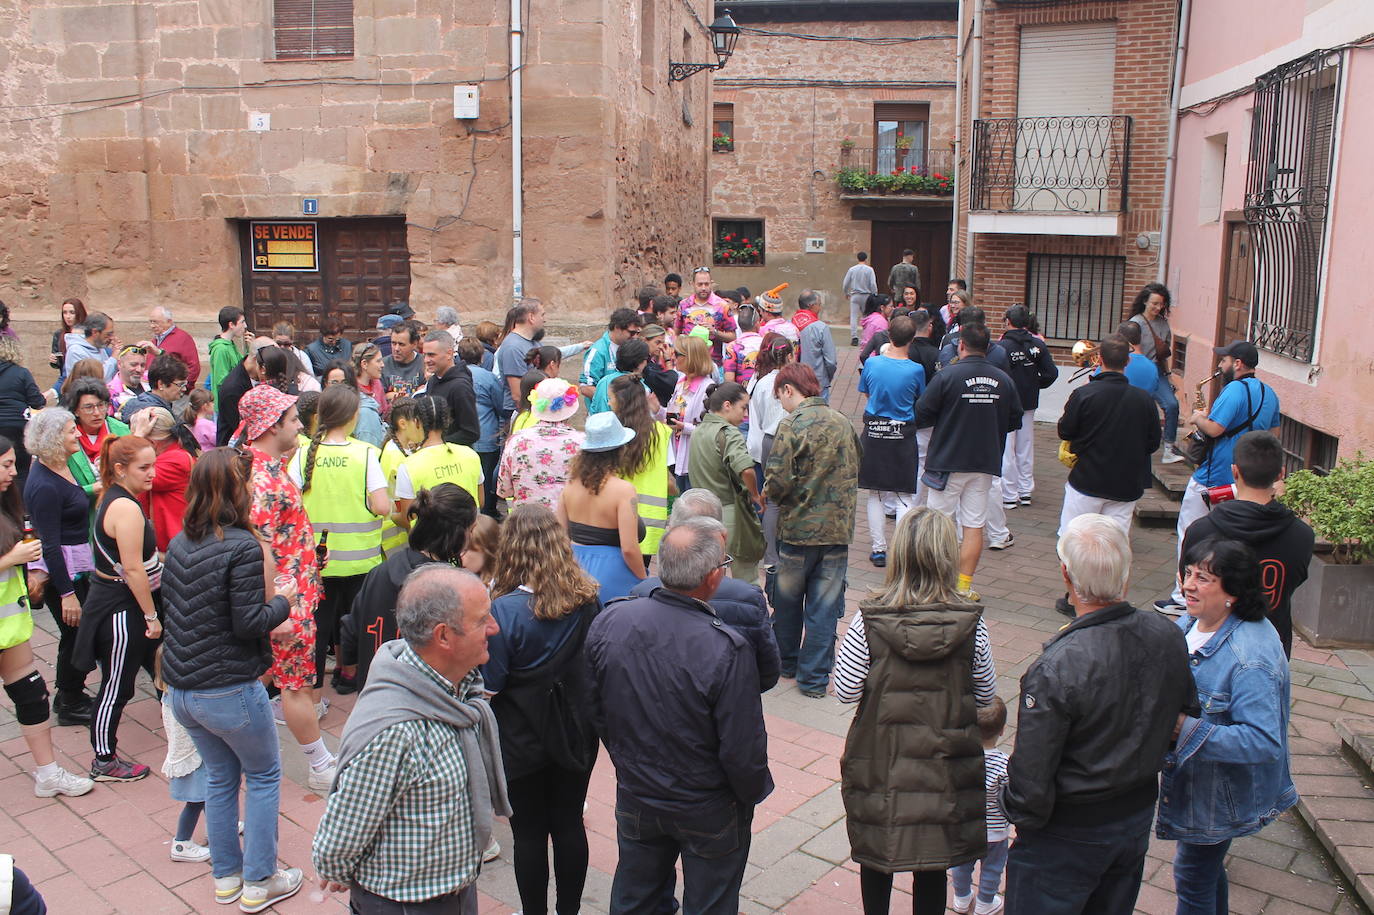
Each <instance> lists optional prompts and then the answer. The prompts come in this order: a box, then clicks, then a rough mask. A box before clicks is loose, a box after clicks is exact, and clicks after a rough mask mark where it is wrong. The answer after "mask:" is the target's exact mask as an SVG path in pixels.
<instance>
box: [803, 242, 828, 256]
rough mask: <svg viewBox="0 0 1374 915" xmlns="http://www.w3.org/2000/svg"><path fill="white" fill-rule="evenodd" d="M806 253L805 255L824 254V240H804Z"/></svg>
mask: <svg viewBox="0 0 1374 915" xmlns="http://www.w3.org/2000/svg"><path fill="white" fill-rule="evenodd" d="M806 253H807V254H824V253H825V239H824V238H808V239H807V240H806Z"/></svg>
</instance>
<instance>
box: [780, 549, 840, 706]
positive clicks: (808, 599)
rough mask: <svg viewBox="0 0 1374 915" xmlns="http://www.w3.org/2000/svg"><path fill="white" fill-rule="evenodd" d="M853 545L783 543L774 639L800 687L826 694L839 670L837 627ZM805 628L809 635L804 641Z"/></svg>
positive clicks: (783, 664)
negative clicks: (833, 671) (832, 674)
mask: <svg viewBox="0 0 1374 915" xmlns="http://www.w3.org/2000/svg"><path fill="white" fill-rule="evenodd" d="M848 568H849V547H848V546H847V545H845V544H839V545H835V546H797V545H796V544H792V543H785V542H783V541H779V542H778V571H777V577H776V579H775V580H774V584H773V635H774V637H775V638H776V639H777V640H778V654H779V656H780V657H781V660H782V669H783V671H784V673H790V672H791V671H796V676H797V686H798V687H800V688H801V689H804V690H807V691H809V692H816V691H823V690H824V689H825V688H826V686H827V685H828V684H829V683H830V669H831V668H832V667H834V666H835V623H836V622H838V621H839V619H840V617H842V616H844V589H845V572H846V571H847V570H848ZM803 628H805V636H804V637H803Z"/></svg>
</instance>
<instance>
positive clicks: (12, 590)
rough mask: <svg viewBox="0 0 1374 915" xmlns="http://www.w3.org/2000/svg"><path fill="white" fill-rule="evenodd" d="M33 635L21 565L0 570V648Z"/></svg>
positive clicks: (11, 646) (20, 641)
mask: <svg viewBox="0 0 1374 915" xmlns="http://www.w3.org/2000/svg"><path fill="white" fill-rule="evenodd" d="M32 635H33V614H32V613H30V612H29V587H28V585H26V584H25V583H24V571H23V568H22V567H21V566H11V567H10V568H8V569H5V570H4V571H3V572H0V649H4V648H13V647H14V646H15V645H19V644H22V643H24V642H27V641H28V640H29V637H30V636H32Z"/></svg>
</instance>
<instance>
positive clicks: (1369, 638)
mask: <svg viewBox="0 0 1374 915" xmlns="http://www.w3.org/2000/svg"><path fill="white" fill-rule="evenodd" d="M1280 501H1281V502H1283V504H1284V505H1287V506H1288V507H1289V508H1291V509H1292V510H1293V512H1294V513H1295V514H1297V515H1298V516H1299V517H1300V518H1302V519H1303V520H1304V521H1306V522H1307V523H1308V524H1310V525H1312V530H1313V531H1314V532H1315V533H1316V535H1317V538H1318V540H1319V541H1325V542H1326V543H1328V544H1330V551H1329V552H1326V551H1324V550H1319V551H1318V552H1317V553H1316V554H1314V555H1313V557H1312V562H1311V564H1310V565H1309V566H1308V574H1307V581H1306V583H1304V584H1303V585H1302V587H1300V588H1298V590H1297V591H1296V592H1294V594H1293V626H1294V628H1295V629H1297V630H1298V631H1299V632H1300V633H1302V635H1303V637H1304V638H1306V639H1307V641H1308V642H1310V643H1311V644H1313V645H1316V646H1318V647H1320V648H1336V647H1370V646H1374V461H1368V460H1365V457H1364V455H1363V454H1357V455H1355V457H1354V458H1353V459H1347V460H1344V461H1341V462H1340V463H1339V464H1337V465H1336V466H1335V467H1334V468H1332V470H1331V472H1330V473H1327V474H1325V475H1321V474H1318V473H1315V472H1313V471H1311V470H1300V471H1298V472H1297V473H1295V474H1293V475H1292V476H1290V477H1288V479H1287V480H1286V481H1285V486H1284V493H1283V495H1282V496H1281V497H1280Z"/></svg>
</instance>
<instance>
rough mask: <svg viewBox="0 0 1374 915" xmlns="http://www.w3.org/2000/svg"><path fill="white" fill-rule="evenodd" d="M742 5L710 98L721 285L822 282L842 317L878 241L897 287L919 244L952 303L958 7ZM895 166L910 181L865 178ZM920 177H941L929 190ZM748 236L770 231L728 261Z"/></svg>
mask: <svg viewBox="0 0 1374 915" xmlns="http://www.w3.org/2000/svg"><path fill="white" fill-rule="evenodd" d="M723 5H724V4H718V6H723ZM729 6H730V9H731V12H732V13H733V15H734V17H735V19H736V20H737V21H738V22H739V24H740V27H741V28H742V29H743V33H742V35H741V38H740V43H739V50H738V52H737V53H736V55H735V56H734V57H733V58H732V59H731V60H730V62H729V65H728V66H727V67H726V68H725V69H724V70H722V71H721V72H720V73H719V74H717V76H716V79H715V86H714V95H713V96H712V101H713V103H714V104H713V110H712V122H713V128H714V129H713V131H712V133H713V137H712V145H713V148H714V149H715V152H713V154H712V156H711V172H710V176H711V199H710V216H711V220H712V225H711V227H710V230H709V231H710V232H711V242H712V250H713V261H714V264H715V266H714V268H713V269H714V271H715V274H714V275H715V278H716V280H717V284H718V285H720V286H730V287H733V286H738V285H741V284H742V285H745V286H748V287H749V288H750V290H751V291H754V292H758V291H760V290H763V289H767V288H770V287H772V286H775V285H777V284H778V283H781V282H787V283H790V284H791V285H790V288H789V289H788V290H787V293H786V296H788V301H789V303H790V302H792V301H794V299H795V295H796V293H798V292H800V291H801V290H802V289H805V288H813V289H817V290H818V291H820V292H822V294H823V296H824V298H825V300H826V301H828V302H831V303H834V304H833V306H830V307H829V310H828V315H827V317H828V319H829V320H830V323H831V324H832V326H836V327H840V326H843V325H845V324H847V322H848V305H847V303H845V302H843V301H842V298H843V297H842V296H841V290H840V284H841V281H842V279H843V277H844V273H845V271H846V270H847V269H848V268H849V267H850V266H851V265H852V264H853V263H854V262H855V261H854V255H855V253H856V252H858V251H868V252H870V254H871V257H870V263H871V264H872V265H873V266H874V269H875V270H876V271H877V273H878V274H879V277H878V279H879V285H880V286H885V284H886V280H887V272H888V269H889V268H890V267H891V266H892V264H893V263H895V262H896V261H897V260H899V259H900V255H901V251H902V249H904V248H908V247H909V248H912V249H913V250H914V251H916V253H917V257H916V263H917V265H918V266H919V267H920V269H921V276H922V284H923V285H924V286H925V288H924V289H923V290H922V297H923V299H924V300H926V301H930V300H932V298H933V300H935V301H943V299H942V298H941V297H940V296H942V294H943V292H944V286H945V282H946V277H947V276H948V270H949V254H950V218H951V210H952V200H953V185H952V182H951V183H950V184H949V185H948V186H947V187H945V188H943V189H941V188H939V186H938V185H939V179H938V178H936V177H935V176H937V175H939V176H949V175H950V173H951V169H952V168H953V159H952V144H953V140H954V125H955V118H954V34H955V24H956V23H955V21H954V20H955V19H956V16H957V10H958V4H956V3H954V2H947V3H910V2H888V0H877V2H873V0H865V2H798V3H788V4H778V3H772V2H769V0H744V2H735V3H731V4H729ZM898 174H900V176H902V177H903V180H904V181H910V185H911V186H909V187H906V188H903V187H900V186H899V187H897V188H886V187H882V188H876V187H866V186H865V185H869V184H871V183H872V179H873V177H874V176H875V175H881V176H884V178H885V179H888V178H896V177H897V176H898ZM909 175H915V176H920V177H924V178H926V179H929V180H928V181H927V182H925V183H924V185H923V186H921V187H917V186H916V185H917V182H915V181H914V180H913V179H908V178H906V176H909ZM837 179H845V180H846V183H847V184H849V185H850V186H849V187H848V188H846V187H842V186H841V185H840V183H839V180H837ZM880 191H881V192H880ZM726 236H733V238H730V239H727V238H726ZM741 236H743V237H744V238H746V239H749V240H753V239H758V238H762V239H763V244H762V247H761V249H759V253H758V254H757V255H752V254H750V253H749V252H748V251H747V250H746V251H744V252H743V254H742V255H741V254H739V253H735V254H734V256H728V254H727V249H734V251H736V252H738V251H739V245H738V244H737V242H738V239H739V238H740V237H741ZM741 261H743V262H744V263H741ZM844 336H845V337H846V338H847V336H848V335H847V334H845V335H844Z"/></svg>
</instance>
